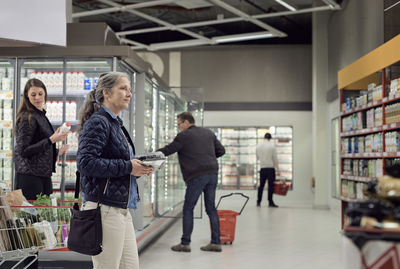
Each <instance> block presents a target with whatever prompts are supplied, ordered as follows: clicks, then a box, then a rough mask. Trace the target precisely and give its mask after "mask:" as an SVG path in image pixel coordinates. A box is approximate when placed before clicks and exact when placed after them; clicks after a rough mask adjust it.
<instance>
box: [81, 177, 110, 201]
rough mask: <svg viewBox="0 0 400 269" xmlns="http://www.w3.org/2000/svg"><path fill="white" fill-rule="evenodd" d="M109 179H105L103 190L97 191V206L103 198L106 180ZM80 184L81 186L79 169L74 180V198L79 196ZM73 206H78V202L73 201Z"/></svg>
mask: <svg viewBox="0 0 400 269" xmlns="http://www.w3.org/2000/svg"><path fill="white" fill-rule="evenodd" d="M109 180H110V179H109V178H108V179H107V182H106V184H105V185H104V188H103V191H99V200H98V202H97V207H98V206H99V204H100V203H101V201H102V200H103V193H104V192H105V191H106V187H107V185H108V181H109ZM80 186H81V174H80V173H79V171H76V180H75V195H74V197H75V199H78V198H79V190H80ZM74 208H79V205H78V202H75V203H74Z"/></svg>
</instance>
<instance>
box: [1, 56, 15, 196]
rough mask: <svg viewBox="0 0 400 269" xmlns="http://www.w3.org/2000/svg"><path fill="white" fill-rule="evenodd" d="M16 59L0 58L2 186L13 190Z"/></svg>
mask: <svg viewBox="0 0 400 269" xmlns="http://www.w3.org/2000/svg"><path fill="white" fill-rule="evenodd" d="M14 85H15V60H11V59H0V138H1V139H0V188H3V189H5V190H6V191H7V190H11V188H12V178H13V177H14V176H13V170H14V168H13V167H14V164H13V161H12V156H13V152H12V150H13V148H14V145H13V136H12V128H13V127H14V119H13V109H14V106H15V100H14V99H15V98H14V97H15V94H14Z"/></svg>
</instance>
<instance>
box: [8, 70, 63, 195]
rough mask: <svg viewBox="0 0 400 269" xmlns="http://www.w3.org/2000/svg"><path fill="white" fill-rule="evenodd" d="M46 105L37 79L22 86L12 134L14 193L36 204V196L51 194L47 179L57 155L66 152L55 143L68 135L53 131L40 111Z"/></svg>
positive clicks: (49, 179)
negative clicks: (14, 138) (14, 141)
mask: <svg viewBox="0 0 400 269" xmlns="http://www.w3.org/2000/svg"><path fill="white" fill-rule="evenodd" d="M46 101H47V90H46V86H45V85H44V84H43V82H42V81H40V80H38V79H35V78H33V79H30V80H28V81H27V82H26V84H25V88H24V94H23V97H22V102H21V105H20V107H19V109H18V112H17V118H16V125H15V128H14V133H15V135H16V144H15V150H14V162H15V171H16V176H15V181H16V182H15V183H16V184H15V189H22V193H23V194H24V196H25V198H26V199H28V200H36V196H37V195H38V194H46V195H50V194H51V193H52V192H53V187H52V183H51V175H52V173H53V172H55V171H56V170H55V169H56V160H57V155H62V154H64V153H65V152H66V151H67V150H68V146H67V145H63V146H62V147H61V148H60V149H59V150H57V149H56V143H57V142H60V141H64V140H65V139H66V138H67V136H68V132H65V133H61V132H60V128H58V129H57V131H55V132H54V129H53V127H52V125H51V123H50V121H49V119H48V118H47V117H46V111H45V110H44V109H43V106H44V104H45V103H46Z"/></svg>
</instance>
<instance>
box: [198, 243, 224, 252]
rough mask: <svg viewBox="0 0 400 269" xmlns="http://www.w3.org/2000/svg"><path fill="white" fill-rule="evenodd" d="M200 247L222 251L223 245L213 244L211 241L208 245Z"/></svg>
mask: <svg viewBox="0 0 400 269" xmlns="http://www.w3.org/2000/svg"><path fill="white" fill-rule="evenodd" d="M200 249H201V250H203V251H215V252H221V251H222V249H221V245H217V244H213V243H210V244H208V245H207V246H204V247H201V248H200Z"/></svg>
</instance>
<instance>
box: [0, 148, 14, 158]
mask: <svg viewBox="0 0 400 269" xmlns="http://www.w3.org/2000/svg"><path fill="white" fill-rule="evenodd" d="M11 157H12V151H9V150H1V151H0V158H1V159H8V158H11Z"/></svg>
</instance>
